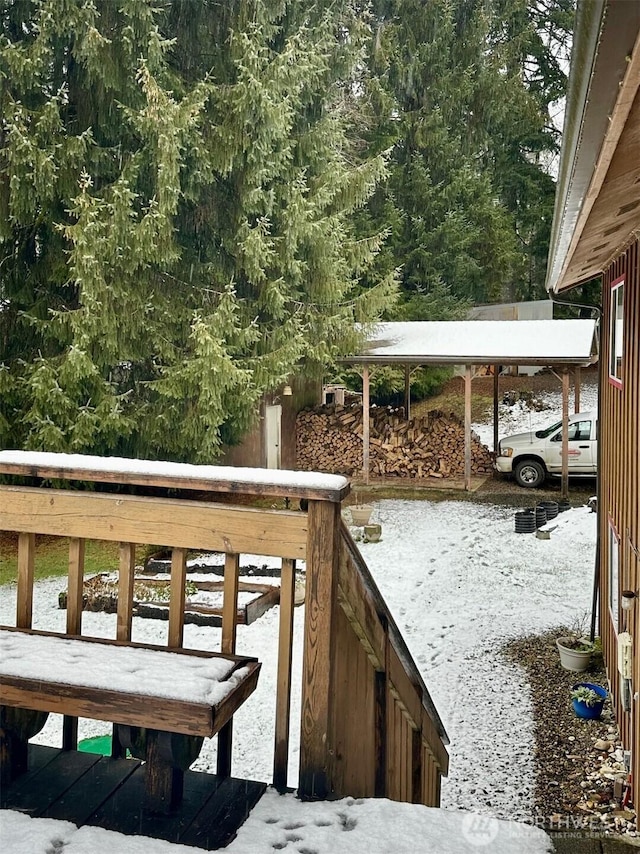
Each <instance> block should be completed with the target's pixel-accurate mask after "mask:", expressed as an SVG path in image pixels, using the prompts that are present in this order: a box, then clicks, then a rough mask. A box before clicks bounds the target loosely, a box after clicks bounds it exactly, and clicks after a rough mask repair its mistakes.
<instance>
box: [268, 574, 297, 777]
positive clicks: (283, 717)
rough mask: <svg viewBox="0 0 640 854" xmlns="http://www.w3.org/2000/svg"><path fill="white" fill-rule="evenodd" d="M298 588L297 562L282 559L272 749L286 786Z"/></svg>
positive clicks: (275, 766) (275, 774)
mask: <svg viewBox="0 0 640 854" xmlns="http://www.w3.org/2000/svg"><path fill="white" fill-rule="evenodd" d="M295 591H296V564H295V561H293V560H288V559H286V558H285V559H283V561H282V574H281V579H280V624H279V631H278V681H277V684H276V724H275V745H274V752H273V785H274V787H275V788H276V789H277V790H278V791H279V792H283V791H285V789H286V788H287V770H288V764H289V729H290V716H291V663H292V658H293V609H294V604H295Z"/></svg>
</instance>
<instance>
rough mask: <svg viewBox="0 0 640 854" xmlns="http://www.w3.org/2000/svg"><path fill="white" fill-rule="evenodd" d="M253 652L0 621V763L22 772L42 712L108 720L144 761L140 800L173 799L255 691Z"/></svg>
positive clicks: (170, 803)
mask: <svg viewBox="0 0 640 854" xmlns="http://www.w3.org/2000/svg"><path fill="white" fill-rule="evenodd" d="M259 670H260V664H259V662H258V661H257V660H256V659H254V658H246V657H238V656H234V655H221V654H220V653H214V652H208V651H203V650H185V649H168V648H166V647H161V646H154V645H151V644H136V643H128V642H127V643H125V642H122V641H110V640H102V639H97V638H89V637H78V636H73V637H70V636H67V635H60V634H53V633H50V632H40V631H35V630H27V629H16V628H13V627H0V763H1V766H2V779H3V780H5V781H8V780H10V779H12V778H13V777H15V776H17V774H19V773H21V772H22V771H24V770H26V756H27V742H28V739H29V738H32V737H33V736H34V735H35V734H36V733H38V732H39V731H40V730H41V729H42V727H43V726H44V724H45V722H46V718H47V715H48V713H49V712H57V713H59V714H63V715H69V716H72V717H86V718H95V719H98V720H107V721H111V722H113V723H115V724H118V735H119V738H120V742H121V743H122V744H123V745H124V746H126V747H128V748H129V749H130V750H131V752H132V753H133V755H134V756H137V757H138V758H140V759H145V760H146V762H147V768H146V803H147V806H148V807H150V808H151V809H153V810H158V811H163V812H164V811H166V810H167V809H171V808H172V807H174V806H175V805H177V803H178V802H179V801H180V799H181V796H182V782H183V777H184V771H185V770H186V769H187V768H188V767H189V766H190V765H191V763H192V762H193V761H194V760H195V759H196V758H197V756H198V753H199V752H200V748H201V746H202V739H203V738H204V737H211V736H213V735H215V734H216V733H217V732H218V731H219V730H220V729H221V728H222V727H223V726H224V725H225V724H226V723H227V722H228V721H229V720H230V719H231V717H232V716H233V714H234V712H235V711H236V709H237V708H238V707H239V706H240V705H241V704H242V703H243V702H244V700H245V699H246V698H247V697H248V696H249V695H250V694H251V693H252V692H253V691H254V690H255V687H256V684H257V681H258V673H259Z"/></svg>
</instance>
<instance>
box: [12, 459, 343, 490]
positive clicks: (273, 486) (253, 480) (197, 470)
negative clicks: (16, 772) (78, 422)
mask: <svg viewBox="0 0 640 854" xmlns="http://www.w3.org/2000/svg"><path fill="white" fill-rule="evenodd" d="M0 473H4V474H16V475H22V476H30V477H48V478H50V477H54V478H61V479H64V480H96V481H104V482H117V483H135V484H141V485H151V486H164V487H173V488H176V489H200V490H209V491H212V492H239V493H246V494H251V495H257V494H262V495H286V496H294V495H298V496H303V497H307V498H321V499H325V500H328V501H340V500H342V498H344V496H345V495H346V494H348V492H349V481H348V480H347V478H346V477H342V476H341V475H336V474H321V473H318V472H302V471H287V470H284V469H279V470H277V469H262V468H241V467H239V466H207V465H191V464H190V463H173V462H164V461H162V460H134V459H128V458H124V457H97V456H90V455H86V454H53V453H47V452H44V451H0Z"/></svg>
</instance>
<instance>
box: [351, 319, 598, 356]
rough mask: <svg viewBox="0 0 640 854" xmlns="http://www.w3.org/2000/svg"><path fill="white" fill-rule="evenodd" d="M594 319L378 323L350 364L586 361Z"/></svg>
mask: <svg viewBox="0 0 640 854" xmlns="http://www.w3.org/2000/svg"><path fill="white" fill-rule="evenodd" d="M595 329H596V322H595V320H444V321H407V322H404V323H380V324H378V325H377V326H376V327H375V328H374V329H373V331H372V333H371V335H370V337H369V340H368V341H367V343H366V344H365V345H364V347H363V348H362V352H361V353H357V354H354V355H350V356H345V357H344V359H342V361H344V362H348V363H350V364H372V365H373V364H377V365H392V364H403V365H407V364H411V365H465V364H472V365H494V364H500V365H567V364H569V365H588V364H590V363H592V362H595V361H597V339H596V335H595Z"/></svg>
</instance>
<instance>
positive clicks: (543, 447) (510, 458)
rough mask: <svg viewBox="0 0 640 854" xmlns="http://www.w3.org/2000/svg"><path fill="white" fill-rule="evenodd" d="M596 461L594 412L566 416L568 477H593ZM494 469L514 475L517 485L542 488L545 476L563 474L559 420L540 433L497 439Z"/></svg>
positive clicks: (596, 440)
mask: <svg viewBox="0 0 640 854" xmlns="http://www.w3.org/2000/svg"><path fill="white" fill-rule="evenodd" d="M597 459H598V418H597V413H596V412H579V413H576V414H575V415H570V416H569V474H570V475H572V476H573V475H582V476H583V477H585V476H590V477H595V475H596V473H597ZM495 467H496V469H497V470H498V471H499V472H502V473H503V474H511V473H513V475H514V477H515V479H516V482H517V483H518V484H519V485H520V486H525V487H534V486H542V484H543V483H544V481H545V479H546V477H547V475H556V476H558V477H559V476H560V475H561V474H562V421H556V422H555V423H554V424H551V425H550V426H549V427H545V428H544V429H543V430H536V431H531V432H529V433H517V434H516V435H515V436H507V437H506V438H505V439H501V440H500V444H499V445H498V455H497V457H496V462H495Z"/></svg>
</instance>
